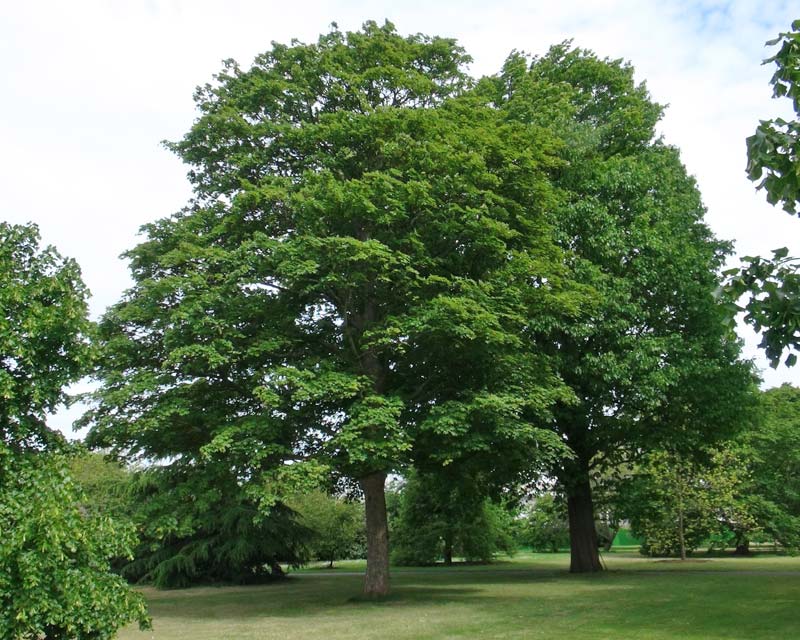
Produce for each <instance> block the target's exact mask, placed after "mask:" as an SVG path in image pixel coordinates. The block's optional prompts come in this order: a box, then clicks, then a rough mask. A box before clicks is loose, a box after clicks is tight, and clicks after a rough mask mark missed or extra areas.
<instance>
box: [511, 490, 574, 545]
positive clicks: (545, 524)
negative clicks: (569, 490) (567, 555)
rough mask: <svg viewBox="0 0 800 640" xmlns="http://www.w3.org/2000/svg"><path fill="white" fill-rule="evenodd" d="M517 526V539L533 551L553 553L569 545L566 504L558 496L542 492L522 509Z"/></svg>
mask: <svg viewBox="0 0 800 640" xmlns="http://www.w3.org/2000/svg"><path fill="white" fill-rule="evenodd" d="M523 514H524V517H523V520H522V522H521V523H519V524H518V527H519V541H520V543H521V544H523V545H525V546H528V547H530V548H531V549H533V550H534V551H550V552H552V553H555V552H556V551H559V550H560V549H563V548H565V547H569V521H568V517H567V505H566V504H565V501H564V500H563V498H561V497H560V496H555V495H553V494H552V493H543V494H542V495H539V496H536V498H535V500H534V502H533V504H532V505H531V506H530V507H528V508H527V509H525V510H524V512H523Z"/></svg>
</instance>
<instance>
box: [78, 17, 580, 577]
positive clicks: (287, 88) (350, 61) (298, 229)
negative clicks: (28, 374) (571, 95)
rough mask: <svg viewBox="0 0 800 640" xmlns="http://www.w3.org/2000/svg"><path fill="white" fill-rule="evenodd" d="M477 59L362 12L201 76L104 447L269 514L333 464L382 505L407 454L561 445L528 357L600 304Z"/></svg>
mask: <svg viewBox="0 0 800 640" xmlns="http://www.w3.org/2000/svg"><path fill="white" fill-rule="evenodd" d="M467 61H468V57H467V56H466V55H465V54H464V52H463V51H462V50H461V49H460V48H459V47H457V46H455V44H454V43H453V42H452V41H450V40H446V39H441V38H428V37H425V36H421V35H417V36H411V37H408V38H403V37H400V36H399V35H398V34H397V33H396V32H395V31H394V28H393V27H392V26H391V25H389V24H387V25H385V26H380V27H379V26H377V25H375V24H374V23H367V24H366V25H365V27H364V30H363V31H360V32H355V33H347V34H344V33H342V32H340V31H338V30H334V31H332V32H331V33H329V34H327V35H324V36H322V37H321V38H320V39H319V41H318V42H317V43H315V44H310V45H305V44H299V43H294V44H293V45H292V46H288V47H287V46H283V45H277V44H276V45H275V46H274V47H273V49H272V50H271V51H269V52H267V53H265V54H263V55H261V56H259V57H258V58H256V60H255V62H254V64H253V66H252V67H251V68H250V69H249V70H243V69H242V68H240V67H239V66H238V65H237V64H235V63H233V62H229V63H227V64H226V66H225V68H224V69H223V71H222V72H221V73H220V74H218V75H217V76H216V80H215V82H214V83H213V84H209V85H206V86H205V87H202V88H200V89H199V90H198V92H197V94H196V100H197V106H198V109H199V110H200V117H199V119H198V120H197V122H196V123H195V124H194V126H193V127H192V129H191V130H190V131H189V133H188V134H187V135H186V136H185V137H184V139H183V140H181V141H179V142H177V143H175V144H172V145H170V146H171V148H172V149H173V150H174V151H175V152H176V153H178V154H179V155H180V157H181V158H182V159H183V160H184V161H185V162H186V163H187V164H189V166H190V167H191V170H190V174H189V177H190V179H191V181H192V184H193V186H194V189H195V194H196V195H195V198H194V200H193V201H192V203H191V204H190V206H188V207H187V208H186V209H185V210H184V211H183V212H181V213H180V214H177V215H175V216H173V217H171V218H167V219H164V220H162V221H159V222H157V223H154V224H151V225H148V226H147V227H146V228H145V232H146V233H147V236H148V239H147V240H146V241H145V242H144V243H142V244H141V245H139V246H138V247H136V248H135V249H133V250H132V251H131V252H129V254H128V257H129V258H130V259H131V266H132V275H133V279H134V286H133V288H132V289H131V290H130V291H129V292H128V293H127V294H126V295H125V297H124V299H123V300H122V301H121V302H120V303H119V304H117V305H116V306H114V307H112V308H111V309H110V310H109V311H108V313H107V314H106V316H105V317H104V319H103V321H102V323H101V337H102V342H103V345H104V358H103V361H102V364H101V366H100V368H99V370H98V377H99V378H100V380H101V382H102V386H101V388H100V390H99V391H98V393H97V394H96V399H97V406H96V408H95V409H94V410H93V411H92V412H91V413H90V414H89V416H88V417H87V424H91V425H92V432H91V436H90V440H91V442H92V443H93V444H95V445H103V446H105V445H108V446H112V447H113V448H114V449H115V450H116V451H117V452H119V453H120V454H124V455H126V456H127V457H128V458H129V459H135V458H148V459H153V460H160V461H170V463H171V464H180V465H183V467H184V468H185V469H187V470H188V469H190V468H191V467H192V465H193V464H194V463H195V462H196V461H203V464H215V465H218V466H219V468H220V469H222V468H224V469H228V470H231V472H232V474H233V475H234V476H235V477H236V478H237V481H238V482H245V481H246V483H247V484H250V485H252V486H258V487H260V490H261V497H262V502H263V505H262V506H263V508H264V509H267V508H269V505H270V503H271V502H272V501H273V500H275V499H277V498H278V497H279V496H281V495H285V494H286V493H288V492H289V490H292V491H293V490H294V488H293V487H292V486H291V485H292V482H293V481H296V480H297V478H298V476H302V477H303V478H308V477H309V476H311V477H313V476H319V474H322V473H327V471H328V470H330V469H333V470H338V471H339V472H341V473H344V474H345V475H348V476H350V477H351V478H354V479H356V480H360V481H362V485H363V486H364V487H367V486H369V487H371V488H372V489H371V490H372V491H373V492H374V493H375V497H376V502H375V504H376V505H378V506H377V507H376V511H375V513H376V514H377V513H378V512H380V511H381V508H382V507H381V505H382V478H383V474H385V473H386V472H387V471H389V470H391V469H392V468H394V467H396V466H397V465H398V464H399V463H401V462H404V461H407V460H409V459H410V458H414V459H423V458H425V459H428V460H435V461H438V462H439V463H440V464H443V463H447V462H449V461H451V460H453V459H458V458H461V457H467V456H475V455H477V454H481V455H488V454H489V453H492V454H493V455H496V456H498V457H503V456H504V457H505V463H506V464H507V465H508V466H509V467H510V468H513V467H514V466H522V465H526V466H527V465H528V464H529V461H530V459H531V458H532V457H534V456H536V455H537V454H538V453H544V452H546V451H548V450H549V451H551V452H552V451H560V450H561V444H560V442H559V441H558V439H557V438H555V437H553V436H552V435H551V434H550V433H549V432H548V431H545V430H542V429H537V426H538V425H539V424H540V423H541V421H542V420H543V419H544V418H546V416H547V415H548V414H547V410H548V408H549V407H550V406H551V405H552V404H553V402H554V401H555V400H557V399H559V398H561V399H566V398H567V396H568V394H567V392H566V391H565V389H564V387H563V385H562V384H561V383H560V382H559V380H558V378H557V376H555V375H554V373H553V372H552V371H551V369H550V367H549V366H548V363H547V361H546V360H545V359H544V358H543V357H542V356H541V355H540V351H539V350H538V349H537V348H534V347H535V337H536V335H537V334H538V332H540V331H541V330H543V329H546V328H547V327H549V326H550V325H552V324H553V322H555V321H556V320H557V319H558V318H560V317H562V316H564V315H565V314H570V313H575V312H576V311H577V308H578V304H579V302H580V301H581V299H582V298H581V297H579V296H577V295H576V294H575V293H574V292H573V291H572V290H571V289H570V288H569V287H566V286H565V278H564V275H565V273H564V259H563V256H562V252H561V251H560V250H559V249H558V248H557V247H556V246H555V245H554V244H553V242H552V240H551V236H552V233H551V230H550V226H549V224H548V221H547V219H546V215H545V212H546V210H547V209H549V208H550V207H551V206H552V204H553V202H554V193H553V190H552V188H551V187H550V185H549V182H548V180H547V177H546V171H547V170H548V169H550V168H552V166H553V165H554V162H555V160H554V153H553V149H554V146H555V145H556V141H555V140H554V139H553V137H552V136H551V135H550V134H549V133H547V132H546V131H544V130H543V129H542V128H541V127H540V126H537V125H534V124H528V123H523V122H512V121H510V120H509V119H508V118H507V117H506V114H505V113H504V112H502V111H500V110H498V109H495V108H493V107H492V106H491V105H489V104H487V102H486V100H485V99H484V98H482V97H480V96H476V95H473V94H470V93H466V89H467V88H468V87H469V85H470V79H469V78H468V77H467V76H466V75H465V74H464V72H463V71H462V67H463V65H464V64H465V63H466V62H467ZM532 318H536V322H531V319H532ZM287 461H292V462H293V463H294V464H292V465H284V464H282V463H284V462H287ZM368 478H370V479H371V483H370V484H368V485H367V484H364V482H363V481H365V479H368ZM376 479H377V481H378V482H377V483H376V482H375V480H376ZM287 485H288V486H287ZM378 494H380V499H378ZM367 504H368V505H369V504H372V501H371V500H370V498H369V496H368V499H367ZM376 517H377V520H375V523H376V524H375V525H374V533H375V535H376V536H377V537H374V538H369V536H368V541H369V540H370V539H372V540H374V541H380V540H381V539H382V540H383V541H384V542H385V525H381V521H383V522H384V523H385V515H384V516H383V517H382V518H381V517H379V516H376ZM369 522H371V520H370V519H369V518H368V524H369ZM378 546H381V545H380V544H378ZM378 546H375V547H374V548H376V549H377V548H378ZM380 555H381V556H382V557H383V558H386V555H385V548H384V547H383V546H381V553H380ZM382 584H383V587H382V590H383V591H385V588H386V587H387V585H386V583H385V581H383V583H382Z"/></svg>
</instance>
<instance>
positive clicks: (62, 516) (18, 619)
mask: <svg viewBox="0 0 800 640" xmlns="http://www.w3.org/2000/svg"><path fill="white" fill-rule="evenodd" d="M84 502H85V496H84V495H83V494H82V492H81V491H80V489H79V487H78V486H77V485H76V484H75V482H74V481H73V480H72V479H71V478H70V475H69V463H68V460H67V459H66V458H65V457H64V456H63V455H61V454H54V453H46V454H44V453H41V452H30V451H27V452H24V453H19V452H14V451H12V450H11V449H9V448H8V447H6V446H5V445H2V444H0V531H2V537H1V538H0V637H3V638H9V640H33V639H35V638H48V639H54V640H57V639H63V640H89V639H92V640H99V639H104V638H112V637H113V636H114V634H115V632H116V631H117V629H118V628H119V627H120V626H123V625H124V624H126V623H128V622H130V621H133V620H137V621H138V622H139V623H140V625H143V626H146V625H147V624H148V617H147V612H146V610H145V605H144V601H143V599H142V598H141V596H140V595H139V594H137V593H135V592H133V591H131V590H130V589H129V588H128V585H127V583H126V582H125V581H124V580H123V579H122V578H121V577H119V576H118V575H115V574H113V573H112V572H111V566H110V561H111V560H112V559H114V558H118V557H124V556H130V554H131V552H132V549H133V547H134V544H135V540H136V538H135V535H134V530H133V527H132V526H131V525H123V524H119V523H118V522H116V521H114V520H112V519H111V518H109V517H108V516H105V515H100V514H90V513H87V511H86V510H85V509H84V508H83V504H84Z"/></svg>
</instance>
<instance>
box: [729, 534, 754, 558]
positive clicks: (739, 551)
mask: <svg viewBox="0 0 800 640" xmlns="http://www.w3.org/2000/svg"><path fill="white" fill-rule="evenodd" d="M733 555H735V556H749V555H750V540H748V539H747V538H746V537H744V536H742V537H740V538H739V539H738V540H736V548H735V549H734V550H733Z"/></svg>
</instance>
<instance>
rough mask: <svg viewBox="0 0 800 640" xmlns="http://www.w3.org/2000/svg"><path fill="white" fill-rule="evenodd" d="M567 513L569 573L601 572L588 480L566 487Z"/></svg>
mask: <svg viewBox="0 0 800 640" xmlns="http://www.w3.org/2000/svg"><path fill="white" fill-rule="evenodd" d="M567 511H568V513H569V547H570V564H569V570H570V573H589V572H593V571H602V569H603V567H602V566H601V564H600V554H599V553H598V551H597V532H596V531H595V528H594V505H593V504H592V489H591V487H590V486H589V479H588V478H585V479H582V480H580V481H577V482H573V483H570V484H569V485H568V486H567Z"/></svg>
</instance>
